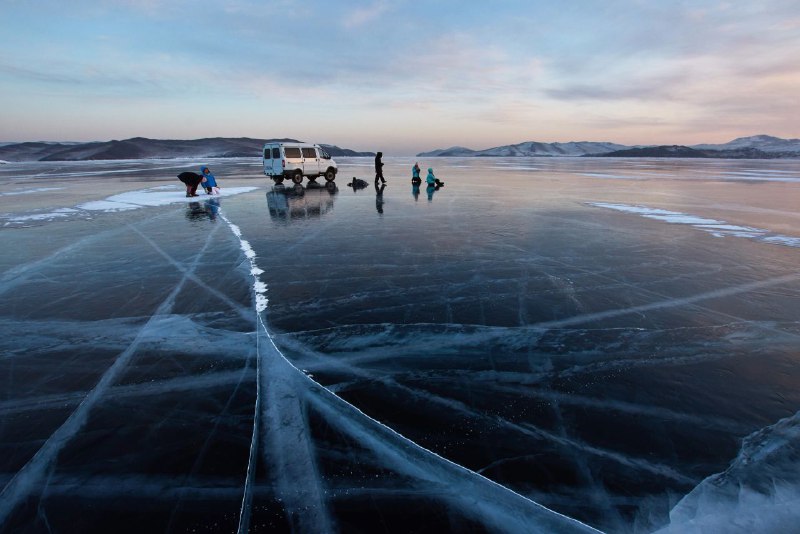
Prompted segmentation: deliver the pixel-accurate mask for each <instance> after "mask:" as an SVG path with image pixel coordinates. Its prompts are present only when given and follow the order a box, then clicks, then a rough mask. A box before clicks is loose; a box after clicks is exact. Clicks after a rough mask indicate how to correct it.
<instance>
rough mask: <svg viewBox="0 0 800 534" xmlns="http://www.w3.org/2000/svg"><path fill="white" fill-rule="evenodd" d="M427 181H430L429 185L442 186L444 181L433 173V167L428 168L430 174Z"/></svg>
mask: <svg viewBox="0 0 800 534" xmlns="http://www.w3.org/2000/svg"><path fill="white" fill-rule="evenodd" d="M425 181H426V182H428V187H431V186H434V187H437V188H438V187H442V186H443V185H444V182H440V181H439V179H438V178H437V177H436V176H434V175H433V169H431V168H429V169H428V176H427V177H426V178H425Z"/></svg>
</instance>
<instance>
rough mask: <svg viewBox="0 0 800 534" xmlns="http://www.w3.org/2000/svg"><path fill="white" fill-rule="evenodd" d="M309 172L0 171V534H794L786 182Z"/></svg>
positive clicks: (650, 174)
mask: <svg viewBox="0 0 800 534" xmlns="http://www.w3.org/2000/svg"><path fill="white" fill-rule="evenodd" d="M337 160H338V161H339V164H340V173H339V176H338V178H337V179H336V182H335V183H336V187H333V188H330V187H328V188H326V187H325V186H324V185H322V184H324V181H323V180H320V182H321V184H320V185H319V186H316V187H315V186H313V185H312V186H311V187H309V186H308V182H307V181H306V182H304V184H303V186H302V187H299V188H294V187H291V186H286V187H282V186H281V187H277V188H276V187H273V186H272V184H271V182H268V181H267V179H266V178H265V177H264V176H263V174H261V171H260V161H259V160H255V159H239V160H212V161H124V162H88V163H87V162H83V163H25V164H22V163H12V164H5V165H0V184H2V189H0V246H1V247H2V250H3V251H4V252H3V254H2V256H0V296H1V297H2V302H3V306H2V307H1V308H0V383H1V384H2V388H0V416H1V417H0V488H2V494H0V532H3V533H6V532H9V533H10V532H14V533H17V532H176V533H177V532H237V531H238V532H247V531H249V532H281V531H295V532H328V531H340V532H409V531H415V532H448V531H449V532H591V531H592V529H593V528H594V529H599V530H602V531H606V532H637V533H638V532H654V531H666V532H692V531H696V532H713V531H718V532H748V533H753V532H782V531H785V530H784V529H787V528H789V526H792V528H793V526H794V525H796V524H797V522H798V521H800V460H798V459H799V458H800V415H799V414H798V410H800V387H798V386H800V365H798V363H800V322H798V321H799V319H798V312H800V271H798V267H797V266H798V263H800V212H798V206H800V161H797V160H769V161H766V160H764V161H751V160H738V161H734V160H650V159H630V160H624V159H622V160H618V159H602V158H596V159H595V158H565V159H545V158H540V159H527V158H525V159H523V158H509V159H504V158H492V159H455V158H452V159H451V158H442V159H435V158H432V159H430V160H427V161H426V160H419V162H420V166H421V167H422V168H423V170H424V169H427V167H429V166H433V167H434V170H435V172H436V175H437V177H439V178H440V179H441V180H443V181H444V182H445V186H444V187H443V188H441V189H439V190H436V191H434V190H427V189H426V188H425V187H422V188H421V189H420V190H414V189H413V188H412V186H411V184H410V168H411V165H412V164H413V163H414V159H410V158H395V159H393V158H385V160H384V161H385V163H386V167H385V172H384V174H385V175H386V177H387V179H388V181H389V183H388V185H387V187H386V188H385V189H384V190H376V189H375V188H374V187H373V185H372V177H373V176H374V175H373V173H372V172H371V168H372V161H371V160H370V159H359V158H352V159H347V158H337ZM201 163H206V164H209V166H210V167H211V169H212V171H213V172H214V173H215V175H216V176H217V179H218V182H219V184H220V186H221V187H222V192H223V195H222V196H221V197H218V198H217V197H214V198H212V197H207V196H205V195H203V196H200V197H197V198H194V199H187V198H185V197H184V193H183V186H182V184H181V183H180V182H178V180H177V178H175V175H176V174H177V173H179V172H181V171H184V170H192V171H195V172H197V169H198V168H199V165H200V164H201ZM353 176H357V177H359V178H362V179H365V180H367V181H368V184H369V185H368V187H366V188H364V189H360V190H354V189H353V188H350V187H348V186H347V185H346V184H347V183H348V182H350V179H351V177H353ZM709 477H711V478H709ZM737 529H738V530H737Z"/></svg>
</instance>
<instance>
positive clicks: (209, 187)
mask: <svg viewBox="0 0 800 534" xmlns="http://www.w3.org/2000/svg"><path fill="white" fill-rule="evenodd" d="M200 172H202V173H203V187H204V188H205V189H206V194H207V195H210V194H211V193H214V194H216V195H219V187H218V186H217V179H216V178H214V175H213V174H211V170H210V169H209V168H208V167H206V166H205V165H204V166H202V167H200Z"/></svg>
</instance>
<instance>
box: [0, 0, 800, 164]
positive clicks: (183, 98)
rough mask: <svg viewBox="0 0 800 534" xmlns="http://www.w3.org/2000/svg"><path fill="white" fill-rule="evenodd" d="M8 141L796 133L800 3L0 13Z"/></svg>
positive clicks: (397, 0)
mask: <svg viewBox="0 0 800 534" xmlns="http://www.w3.org/2000/svg"><path fill="white" fill-rule="evenodd" d="M0 51H2V53H0V101H2V108H3V110H2V120H0V141H32V140H49V141H88V140H108V139H122V138H128V137H134V136H143V137H152V138H165V139H167V138H170V139H194V138H200V137H216V136H224V137H255V138H270V137H293V138H297V139H302V140H305V141H312V142H321V143H330V144H336V145H339V146H342V147H347V148H353V149H358V150H373V151H375V150H383V152H384V153H385V154H387V155H408V154H413V153H415V152H418V151H422V150H431V149H435V148H445V147H449V146H453V145H460V146H466V147H469V148H473V149H484V148H489V147H493V146H498V145H505V144H511V143H519V142H523V141H543V142H554V141H561V142H566V141H612V142H616V143H623V144H694V143H701V142H708V143H722V142H726V141H729V140H731V139H733V138H735V137H740V136H746V135H755V134H770V135H776V136H779V137H787V138H792V137H800V111H799V110H800V57H798V56H800V4H798V2H797V0H787V1H782V0H765V1H759V2H752V1H748V2H745V1H737V0H732V1H703V0H697V1H679V0H676V1H666V0H664V1H661V0H657V1H637V0H603V1H599V0H576V1H570V2H545V1H536V0H523V1H516V0H514V1H503V0H498V1H497V2H481V3H474V2H461V1H454V0H441V1H425V0H420V1H414V0H392V1H383V0H378V1H374V0H366V1H334V2H331V1H319V0H303V1H295V0H277V1H272V2H268V1H266V2H262V1H255V0H229V1H204V0H199V1H192V2H188V1H183V0H141V1H136V0H105V1H103V0H97V1H88V0H72V1H70V2H63V1H57V2H56V1H23V0H0Z"/></svg>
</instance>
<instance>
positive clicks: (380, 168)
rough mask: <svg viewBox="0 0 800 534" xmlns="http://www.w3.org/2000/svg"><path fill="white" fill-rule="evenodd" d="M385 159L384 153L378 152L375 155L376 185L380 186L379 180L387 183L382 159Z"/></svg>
mask: <svg viewBox="0 0 800 534" xmlns="http://www.w3.org/2000/svg"><path fill="white" fill-rule="evenodd" d="M382 157H383V152H378V153H377V154H376V155H375V185H376V186H377V185H378V180H379V179H380V181H381V182H382V183H384V184H385V183H386V178H384V177H383V162H382V161H381V158H382Z"/></svg>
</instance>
